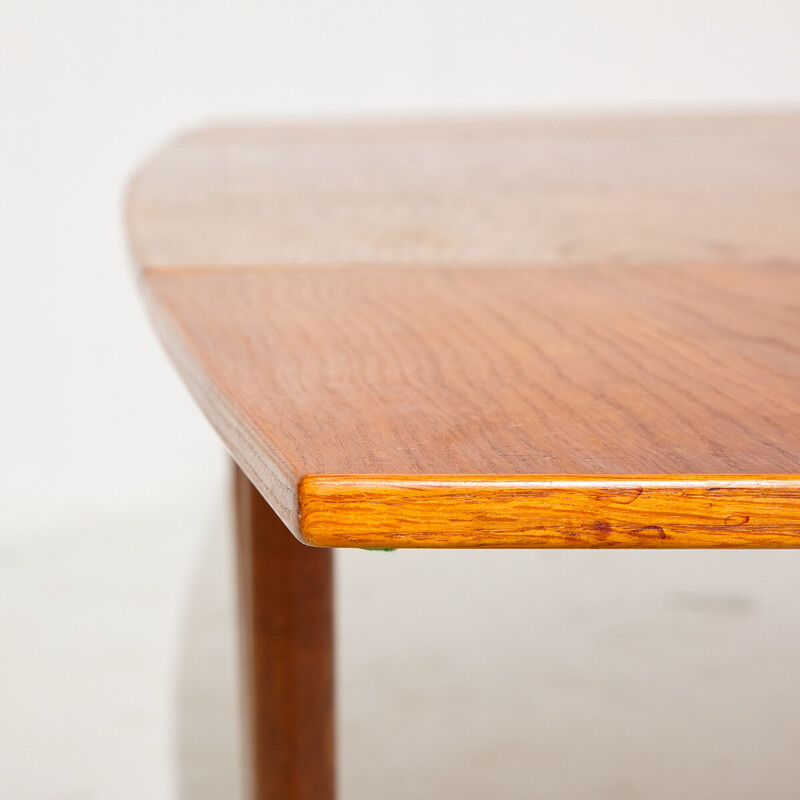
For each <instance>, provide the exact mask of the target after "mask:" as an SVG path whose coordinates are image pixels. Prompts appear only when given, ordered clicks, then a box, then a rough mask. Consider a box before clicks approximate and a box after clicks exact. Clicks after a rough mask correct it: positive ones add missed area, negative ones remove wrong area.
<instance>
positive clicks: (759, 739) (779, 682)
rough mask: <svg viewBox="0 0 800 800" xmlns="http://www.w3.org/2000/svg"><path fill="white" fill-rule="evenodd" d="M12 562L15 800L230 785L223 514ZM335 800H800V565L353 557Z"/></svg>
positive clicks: (765, 556) (734, 556)
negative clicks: (337, 795)
mask: <svg viewBox="0 0 800 800" xmlns="http://www.w3.org/2000/svg"><path fill="white" fill-rule="evenodd" d="M69 541H70V543H69V546H67V543H66V541H64V542H63V544H61V545H59V546H51V543H48V542H47V541H45V540H41V539H35V538H34V539H32V540H31V541H30V542H27V541H24V540H18V541H16V542H15V541H8V542H5V543H4V544H3V546H2V548H0V635H1V636H2V640H1V641H2V644H1V645H0V647H2V655H1V657H0V797H2V798H15V799H18V800H28V798H35V799H36V800H39V798H59V800H60V799H61V798H65V799H66V800H72V799H73V798H74V799H75V800H78V799H79V798H80V799H82V798H144V797H147V798H171V797H179V798H181V799H183V798H192V800H212V799H213V800H216V799H217V798H222V797H225V798H232V799H233V800H235V798H236V797H237V796H238V794H239V787H240V777H241V776H240V773H239V769H238V760H237V752H238V727H237V719H236V713H237V712H236V705H237V689H236V680H235V675H236V669H235V660H234V629H233V603H232V587H231V574H232V573H231V568H230V553H229V550H228V547H227V541H228V539H227V530H226V522H225V517H224V514H223V513H222V512H221V511H220V513H219V514H217V515H216V516H215V515H213V514H212V515H210V516H209V515H208V514H207V513H205V512H204V511H203V509H199V510H198V511H197V512H195V517H191V515H190V516H189V517H188V518H187V517H186V516H183V517H182V518H181V519H178V518H177V517H174V518H173V517H168V516H165V515H154V516H153V517H152V518H143V519H141V520H138V521H131V522H129V523H128V524H127V525H118V526H117V527H116V528H115V529H114V528H112V527H110V526H106V525H101V524H98V523H96V522H95V523H92V522H91V521H87V522H86V523H85V525H84V526H83V529H82V530H78V529H76V531H75V532H74V535H72V536H71V537H70V540H69ZM337 567H338V576H337V580H338V606H339V631H338V633H339V641H340V649H339V654H338V655H339V676H338V678H339V689H340V736H339V745H340V752H339V758H340V765H341V767H340V789H341V792H340V796H341V798H342V799H343V800H348V799H349V798H353V799H355V798H359V800H363V798H382V800H394V798H398V799H399V798H415V799H416V800H426V799H427V798H431V799H432V798H448V797H458V798H459V799H460V800H473V798H474V800H479V799H480V800H484V798H489V797H491V798H493V799H498V800H503V799H508V800H511V799H512V798H514V799H516V798H535V797H543V798H548V800H559V799H563V800H583V798H587V797H591V798H596V800H605V799H608V800H612V798H613V799H615V800H616V799H619V800H625V799H627V798H636V799H637V800H662V799H663V800H673V799H674V798H682V799H683V800H691V799H692V798H697V799H698V800H700V799H701V798H702V800H708V799H709V798H719V799H720V800H721V799H723V798H724V799H725V800H734V798H735V799H737V800H738V799H739V798H742V800H744V798H748V800H749V799H750V798H753V797H768V798H770V799H771V800H782V799H783V798H785V799H786V800H790V799H791V800H794V799H795V798H797V797H798V796H800V759H798V758H797V753H798V751H799V750H800V693H799V692H798V691H797V676H798V670H799V669H800V617H798V614H797V606H798V601H800V585H798V581H797V575H798V574H800V553H794V552H784V553H780V552H749V553H744V552H719V553H713V552H683V553H680V552H678V553H669V552H662V553H657V552H518V553H515V552H502V551H483V552H463V553H462V552H395V553H382V552H360V551H355V552H348V553H344V554H340V556H339V557H338V563H337Z"/></svg>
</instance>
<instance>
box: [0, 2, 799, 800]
mask: <svg viewBox="0 0 800 800" xmlns="http://www.w3.org/2000/svg"><path fill="white" fill-rule="evenodd" d="M799 33H800V3H797V2H794V1H793V0H783V1H780V0H761V1H760V2H745V1H744V0H739V2H733V1H732V0H728V2H722V1H716V2H714V1H712V0H691V1H690V0H671V2H646V1H644V0H604V2H591V1H590V0H561V1H560V2H538V3H537V2H492V3H489V2H481V0H461V2H444V0H383V1H382V2H377V1H376V2H366V1H363V2H354V1H353V0H337V2H323V1H322V0H312V1H309V0H306V1H304V2H300V1H299V0H281V2H248V3H244V2H233V1H232V0H228V1H227V2H210V0H192V2H175V1H174V0H173V1H170V0H158V1H157V2H156V1H154V0H138V2H135V3H134V2H110V1H109V0H98V2H77V0H53V1H46V0H28V1H27V2H22V0H16V1H13V0H0V277H1V278H2V280H1V281H0V382H1V383H0V389H1V391H0V796H3V797H11V796H15V797H36V798H40V797H95V796H96V797H123V796H124V797H145V796H146V797H149V798H157V797H171V796H172V794H173V792H174V787H175V783H176V776H175V771H176V769H177V768H176V766H175V763H174V762H175V758H174V744H173V739H174V728H175V721H174V719H173V716H174V711H173V708H172V705H173V704H172V701H171V698H172V695H173V694H174V693H175V683H176V678H175V670H176V666H175V658H176V657H175V650H176V648H177V644H176V642H177V641H178V638H179V631H180V628H181V624H182V623H181V620H182V619H183V616H182V615H183V614H184V610H183V609H184V604H185V602H186V595H187V592H188V589H187V586H188V582H189V581H190V575H191V570H192V565H193V564H194V563H195V562H196V560H197V558H199V555H198V553H200V551H201V550H202V546H203V545H202V542H203V541H204V538H205V537H206V536H207V535H208V531H209V529H210V528H212V527H214V526H215V525H217V526H219V525H221V524H222V523H221V522H220V520H222V519H224V511H223V508H224V507H223V496H224V494H225V490H226V484H225V482H226V479H227V475H226V469H225V467H226V465H225V461H224V455H223V453H222V450H221V447H220V446H219V444H218V443H217V440H216V438H215V436H214V435H213V434H212V433H211V432H210V429H209V428H208V426H207V425H206V423H205V422H204V421H203V419H202V418H201V416H200V415H199V413H198V412H197V411H196V410H195V408H194V406H193V404H192V403H191V402H190V401H189V399H188V396H187V395H186V393H185V392H184V390H183V389H182V387H181V386H180V385H179V383H178V381H177V379H176V378H175V377H174V375H173V373H172V371H171V368H170V367H169V366H168V365H167V363H166V360H165V358H164V357H163V356H162V355H161V353H160V351H159V349H158V347H157V345H156V344H155V340H154V338H153V336H152V335H151V333H150V332H149V328H148V326H147V323H146V321H145V319H144V316H143V313H142V309H141V306H140V304H139V301H138V298H137V296H136V289H135V285H134V281H133V279H132V277H131V274H130V269H129V266H128V263H127V256H126V246H125V241H124V235H123V227H122V215H121V208H122V198H123V194H124V187H125V181H126V178H127V176H128V175H129V174H130V172H131V171H132V170H133V169H134V168H135V167H136V165H137V164H138V163H140V162H141V161H142V159H144V158H145V157H146V156H147V154H148V153H150V152H151V151H152V149H153V148H155V147H157V146H158V145H159V144H160V143H161V142H162V141H163V140H164V139H165V138H168V137H170V136H171V135H173V134H175V133H176V132H178V131H180V130H182V129H184V128H186V127H189V126H192V125H195V124H198V123H201V122H205V121H208V120H209V119H218V118H231V117H233V118H243V119H246V118H252V117H255V118H298V117H303V118H307V117H315V116H317V117H337V118H338V117H341V116H352V115H355V116H367V115H377V114H384V115H385V114H391V115H398V114H416V113H424V114H431V113H435V114H438V113H447V112H450V111H504V110H510V111H520V110H522V111H537V110H543V111H558V110H581V111H585V110H589V109H601V110H604V111H608V110H612V111H613V110H622V109H628V108H634V109H637V110H641V109H687V108H689V109H690V108H693V107H701V106H702V107H721V108H738V107H742V106H745V107H762V106H770V107H773V106H786V105H789V106H791V105H795V106H796V105H798V104H800V46H798V44H799V42H800V39H798V35H799ZM753 558H755V557H753ZM773 562H774V560H773ZM773 562H770V561H769V560H768V559H765V557H761V560H760V561H759V560H758V559H756V560H755V561H754V562H753V563H754V564H761V565H762V566H763V568H764V570H765V574H766V575H769V574H770V573H769V570H770V569H772V565H773ZM362 563H363V569H364V570H367V571H368V570H369V569H372V568H373V565H374V562H361V561H358V560H357V559H356V560H355V561H354V562H353V564H354V565H355V566H352V567H351V569H352V570H353V571H357V570H358V569H362ZM437 563H441V560H440V561H439V562H437ZM587 563H588V562H587ZM649 563H650V566H651V568H653V569H654V570H656V572H654V575H656V577H654V580H658V577H657V575H658V574H660V573H657V567H655V566H654V562H649ZM661 563H664V564H666V563H670V564H671V565H673V566H674V565H675V564H677V563H679V562H677V561H675V560H674V559H673V560H672V561H670V562H667V561H664V562H661ZM680 563H681V564H683V563H684V562H680ZM695 563H696V562H695ZM706 563H708V562H706ZM720 563H721V562H714V564H715V565H716V567H715V568H717V567H719V564H720ZM737 563H738V564H739V566H740V567H742V566H743V564H744V562H741V561H739V562H737ZM782 563H784V564H785V563H786V562H785V561H784V562H782ZM792 563H794V562H792ZM470 570H472V571H473V573H474V572H475V570H480V566H479V564H478V562H476V561H470V562H469V564H467V565H466V566H465V567H464V575H463V579H464V581H467V582H468V581H469V580H470V578H469V571H470ZM719 570H720V571H719V575H720V576H721V577H720V580H721V581H722V583H723V584H725V581H726V580H727V579H726V578H725V575H726V574H728V573H726V572H725V570H724V569H722V567H719ZM741 572H742V574H744V573H745V572H748V570H745V569H742V570H741ZM701 573H702V571H698V575H700V574H701ZM787 579H788V578H787ZM569 580H577V578H576V577H575V576H571V577H570V575H567V576H566V577H565V581H567V582H568V581H569ZM664 580H667V578H664ZM698 580H700V579H699V578H698ZM765 580H769V578H765ZM499 588H500V587H498V591H499ZM566 591H569V589H567V590H566ZM143 598H144V599H143ZM734 694H735V693H734ZM732 696H733V695H732ZM123 741H124V742H125V744H124V746H123V745H122V744H121V743H122V742H123ZM51 760H52V765H51V767H50V768H49V769H48V768H47V766H46V765H47V764H48V762H50V761H51ZM12 787H13V789H12ZM595 788H597V787H595ZM512 795H513V796H516V795H514V793H513V791H512V790H510V789H509V793H508V794H507V796H512ZM420 796H422V795H420ZM521 796H524V795H521ZM551 796H552V795H551ZM626 796H629V795H626ZM633 796H638V795H635V793H634V795H633ZM684 796H685V795H684Z"/></svg>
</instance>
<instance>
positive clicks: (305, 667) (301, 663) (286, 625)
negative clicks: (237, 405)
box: [235, 467, 335, 800]
mask: <svg viewBox="0 0 800 800" xmlns="http://www.w3.org/2000/svg"><path fill="white" fill-rule="evenodd" d="M235 491H236V545H237V547H236V549H237V566H238V583H239V616H240V639H241V657H242V667H243V676H242V677H243V684H244V702H245V705H244V716H245V746H246V748H247V753H246V759H247V760H246V782H247V790H248V793H247V797H248V800H333V797H334V792H335V773H334V731H333V724H334V716H333V711H334V709H333V706H334V686H333V558H332V552H331V551H330V550H324V549H318V548H314V547H307V546H306V545H303V544H301V543H300V542H298V541H297V539H295V538H294V536H292V534H291V533H290V532H289V531H288V530H287V528H286V526H285V525H284V524H283V523H282V522H281V520H280V519H279V518H278V516H277V515H276V514H275V512H274V511H273V510H272V509H271V508H270V507H269V505H268V504H267V502H266V501H265V500H264V499H263V498H262V497H261V495H260V494H259V493H258V492H257V491H256V490H255V488H254V487H253V485H252V484H251V483H250V481H249V480H248V478H247V477H246V476H245V475H244V473H243V472H241V470H240V469H239V468H238V467H236V468H235Z"/></svg>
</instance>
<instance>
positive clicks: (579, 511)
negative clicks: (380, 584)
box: [298, 475, 800, 548]
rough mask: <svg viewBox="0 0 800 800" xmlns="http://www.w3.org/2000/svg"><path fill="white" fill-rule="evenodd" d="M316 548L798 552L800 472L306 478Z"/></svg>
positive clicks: (305, 531)
mask: <svg viewBox="0 0 800 800" xmlns="http://www.w3.org/2000/svg"><path fill="white" fill-rule="evenodd" d="M298 499H299V514H300V538H301V539H302V540H303V541H304V542H306V544H310V545H314V546H318V547H362V548H395V547H410V548H415V547H416V548H447V547H452V548H547V547H552V548H561V547H583V548H599V547H618V548H626V547H653V548H718V547H752V548H773V547H800V475H634V476H630V475H574V476H571V475H564V476H552V475H509V476H471V475H396V476H388V475H307V476H305V477H303V478H302V479H301V480H300V481H299V484H298Z"/></svg>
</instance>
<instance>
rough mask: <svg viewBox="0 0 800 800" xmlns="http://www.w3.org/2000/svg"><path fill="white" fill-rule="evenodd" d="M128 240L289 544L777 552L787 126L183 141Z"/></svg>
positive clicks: (795, 270)
mask: <svg viewBox="0 0 800 800" xmlns="http://www.w3.org/2000/svg"><path fill="white" fill-rule="evenodd" d="M128 227H129V232H130V238H131V243H132V249H133V253H134V257H135V259H136V261H137V262H138V264H139V266H140V269H141V277H142V284H143V286H144V289H145V292H146V295H147V297H148V300H149V305H150V309H151V312H152V315H153V319H154V321H155V323H156V325H157V327H158V330H159V332H160V334H161V337H162V339H163V341H164V344H165V346H166V347H167V349H168V351H169V353H170V354H171V356H172V358H173V360H174V361H175V364H176V365H177V367H178V369H179V370H180V372H181V374H182V376H183V378H184V380H185V381H186V383H187V384H188V386H189V388H190V389H191V391H192V393H193V394H194V396H195V398H196V399H197V401H198V403H199V404H200V405H201V406H202V408H203V409H204V411H205V413H206V414H207V415H208V417H209V419H210V420H211V422H212V424H213V425H214V426H215V427H216V429H217V430H218V431H219V433H220V435H221V436H222V438H223V440H224V441H225V443H226V445H227V447H228V448H229V449H230V451H231V453H232V454H233V456H234V458H235V459H236V461H237V462H238V463H239V464H240V466H241V467H242V468H243V470H244V471H245V472H246V474H247V475H248V477H249V478H250V479H251V481H252V482H253V483H254V485H255V486H256V488H257V489H258V490H259V491H260V492H261V493H262V494H263V495H264V497H266V499H267V500H268V501H269V502H270V504H271V505H272V506H273V508H274V509H275V510H276V511H277V512H278V514H279V515H280V517H281V518H282V519H283V521H284V522H285V523H286V525H287V526H288V527H289V528H290V530H292V532H293V533H294V534H295V535H297V536H298V537H299V538H301V539H302V540H303V541H305V542H307V543H309V544H314V545H322V546H337V547H341V546H357V547H575V546H578V547H592V546H617V547H620V546H656V547H687V546H693V547H720V546H751V547H773V546H778V547H779V546H798V545H800V474H798V473H800V115H769V116H767V115H762V116H732V115H720V116H707V117H677V116H676V117H665V118H660V119H658V118H628V119H622V118H608V119H602V118H601V119H560V120H559V119H551V120H547V119H544V120H525V119H520V120H494V121H492V120H483V121H481V120H465V121H460V122H459V121H451V122H446V123H445V122H419V123H411V122H397V123H391V124H390V123H383V124H350V125H339V124H329V125H315V126H312V125H305V126H304V125H296V126H291V127H288V126H284V127H270V126H246V127H217V128H209V129H205V130H201V131H198V132H195V133H191V134H189V135H187V136H185V137H183V138H181V139H179V140H178V141H176V142H175V143H174V144H172V145H171V146H169V147H167V148H166V149H165V150H164V151H162V152H161V153H160V154H158V155H157V156H155V157H154V158H153V159H152V160H151V161H150V162H149V163H148V164H147V165H146V166H145V167H144V169H142V170H141V171H140V173H139V174H138V175H137V177H136V178H135V180H134V182H133V184H132V187H131V190H130V194H129V198H128Z"/></svg>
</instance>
